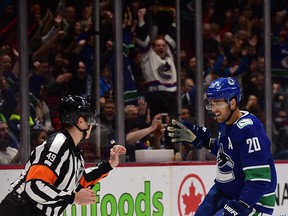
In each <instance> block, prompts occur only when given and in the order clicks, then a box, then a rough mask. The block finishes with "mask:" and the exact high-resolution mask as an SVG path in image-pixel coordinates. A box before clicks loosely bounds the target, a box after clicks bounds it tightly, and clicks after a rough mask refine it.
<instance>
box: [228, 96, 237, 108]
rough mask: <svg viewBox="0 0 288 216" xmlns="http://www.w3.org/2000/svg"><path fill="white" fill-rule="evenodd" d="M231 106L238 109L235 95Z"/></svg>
mask: <svg viewBox="0 0 288 216" xmlns="http://www.w3.org/2000/svg"><path fill="white" fill-rule="evenodd" d="M230 107H231V109H232V110H234V109H236V108H237V101H236V98H235V97H233V98H232V99H231V101H230Z"/></svg>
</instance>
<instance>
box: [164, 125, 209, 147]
mask: <svg viewBox="0 0 288 216" xmlns="http://www.w3.org/2000/svg"><path fill="white" fill-rule="evenodd" d="M167 130H168V136H169V137H171V142H188V143H192V144H193V145H194V146H195V148H197V149H201V148H203V146H204V147H206V148H208V149H210V133H209V131H208V130H207V128H205V127H202V126H197V125H194V124H191V123H190V122H188V121H183V123H181V122H179V121H177V120H175V119H172V125H170V126H168V127H167Z"/></svg>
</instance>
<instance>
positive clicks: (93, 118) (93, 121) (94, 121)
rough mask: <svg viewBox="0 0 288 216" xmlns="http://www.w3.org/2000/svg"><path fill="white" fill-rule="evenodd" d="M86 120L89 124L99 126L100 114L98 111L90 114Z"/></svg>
mask: <svg viewBox="0 0 288 216" xmlns="http://www.w3.org/2000/svg"><path fill="white" fill-rule="evenodd" d="M86 121H87V123H88V124H89V125H92V126H97V125H98V124H99V116H98V114H97V113H95V114H94V115H88V116H86Z"/></svg>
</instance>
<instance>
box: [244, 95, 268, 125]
mask: <svg viewBox="0 0 288 216" xmlns="http://www.w3.org/2000/svg"><path fill="white" fill-rule="evenodd" d="M245 109H246V110H247V111H249V112H250V113H252V114H253V115H255V116H256V117H257V118H259V120H260V121H261V122H262V123H264V117H263V110H261V109H260V105H259V101H258V98H257V97H256V96H255V95H250V96H249V97H248V100H247V103H246V104H245Z"/></svg>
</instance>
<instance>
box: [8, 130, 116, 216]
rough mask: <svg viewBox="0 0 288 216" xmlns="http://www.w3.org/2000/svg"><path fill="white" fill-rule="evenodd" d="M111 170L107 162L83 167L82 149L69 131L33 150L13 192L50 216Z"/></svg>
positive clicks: (50, 137)
mask: <svg viewBox="0 0 288 216" xmlns="http://www.w3.org/2000/svg"><path fill="white" fill-rule="evenodd" d="M110 170H112V168H111V166H110V164H109V163H108V162H105V161H103V162H101V163H99V164H98V165H96V166H94V167H90V168H86V169H85V168H84V159H83V155H82V152H81V150H80V149H79V147H78V146H76V145H75V144H74V141H73V140H72V137H71V136H70V134H69V133H68V132H67V131H66V130H64V129H63V130H62V131H61V132H59V133H55V134H53V135H51V136H49V137H48V138H47V139H46V140H45V141H44V142H43V144H42V145H40V146H38V147H37V148H36V149H35V150H34V151H33V152H32V153H31V156H30V158H29V160H28V162H27V164H26V166H25V169H24V171H23V172H22V174H21V175H20V177H19V178H18V179H17V180H16V181H14V182H13V183H12V187H13V191H14V192H16V193H18V194H20V195H22V196H23V197H29V198H28V199H29V201H30V203H31V204H32V205H33V206H36V207H37V208H38V209H40V210H41V212H43V213H45V214H46V215H48V216H56V215H60V214H61V213H62V212H63V211H64V209H65V208H66V207H67V205H68V204H72V203H73V201H74V197H75V192H77V191H79V190H80V189H81V188H86V187H90V186H91V187H93V185H95V184H96V183H97V182H98V181H99V180H100V179H102V178H104V177H106V176H107V175H108V172H109V171H110Z"/></svg>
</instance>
